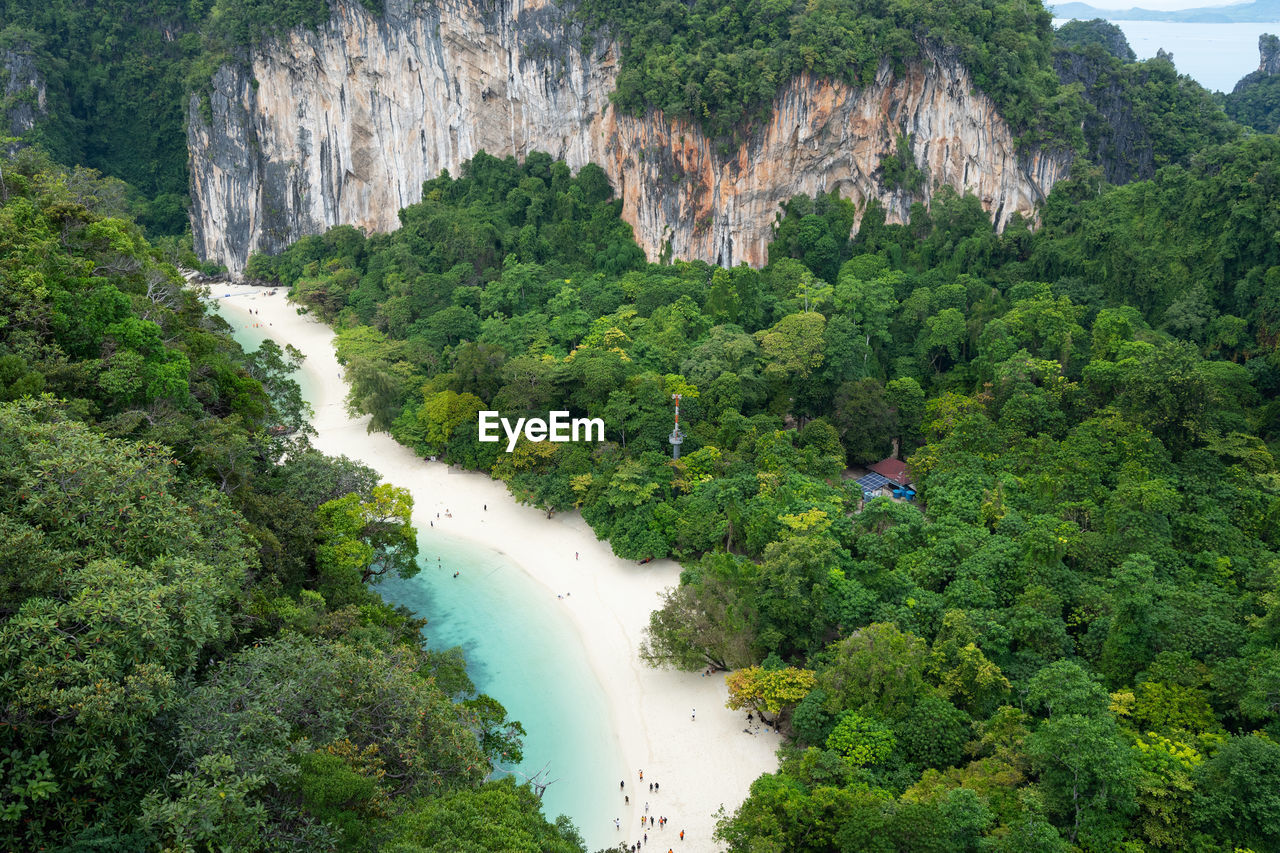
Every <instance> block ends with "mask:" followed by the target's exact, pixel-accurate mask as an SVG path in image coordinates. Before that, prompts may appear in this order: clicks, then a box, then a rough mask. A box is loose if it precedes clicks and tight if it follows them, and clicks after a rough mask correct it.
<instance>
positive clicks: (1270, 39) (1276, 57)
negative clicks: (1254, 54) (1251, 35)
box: [1258, 33, 1280, 74]
mask: <svg viewBox="0 0 1280 853" xmlns="http://www.w3.org/2000/svg"><path fill="white" fill-rule="evenodd" d="M1258 57H1259V60H1258V72H1259V73H1260V74H1280V37H1276V36H1274V35H1271V34H1269V33H1263V34H1262V35H1260V36H1258Z"/></svg>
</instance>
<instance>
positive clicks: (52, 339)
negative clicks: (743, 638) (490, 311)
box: [0, 149, 583, 853]
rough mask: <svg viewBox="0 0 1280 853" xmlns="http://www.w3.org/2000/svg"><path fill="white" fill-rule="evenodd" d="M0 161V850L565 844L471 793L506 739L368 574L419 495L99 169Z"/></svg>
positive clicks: (30, 156) (483, 699)
mask: <svg viewBox="0 0 1280 853" xmlns="http://www.w3.org/2000/svg"><path fill="white" fill-rule="evenodd" d="M0 171H2V173H3V178H2V179H0V305H2V306H3V307H2V310H0V316H2V318H3V319H0V847H2V848H4V849H6V850H10V849H11V850H41V849H62V850H65V849H101V850H120V851H134V850H154V849H169V850H237V851H241V850H243V851H255V850H264V851H265V850H273V851H280V850H298V851H302V850H317V849H320V850H351V851H357V850H359V851H364V850H374V849H401V850H415V849H420V848H421V846H422V845H424V844H426V843H428V835H427V834H430V833H434V832H435V831H436V830H435V828H434V827H436V826H440V825H444V826H467V825H471V824H474V823H475V821H477V820H478V817H477V815H483V816H484V819H485V820H487V821H490V822H492V823H493V825H495V826H499V827H503V828H504V829H503V830H502V831H501V832H500V833H499V835H505V834H507V831H508V828H509V830H510V837H511V838H512V839H513V841H514V840H520V841H521V842H522V846H520V847H519V849H539V850H554V851H557V853H562V851H563V853H570V851H581V850H582V849H583V846H582V844H581V840H580V838H579V837H578V835H577V832H576V831H575V830H574V829H573V827H572V826H571V825H570V824H568V822H567V821H565V820H563V819H561V820H560V821H559V822H558V823H557V824H555V825H553V824H551V823H549V822H548V821H547V820H546V819H545V818H544V817H543V816H542V815H541V814H540V813H539V809H538V806H539V804H538V801H537V799H536V797H535V795H534V794H533V792H532V791H531V790H529V789H528V787H527V786H525V787H521V786H516V785H515V784H513V783H512V782H510V781H507V782H502V783H489V782H485V778H486V777H487V776H488V774H489V772H490V771H491V769H492V768H493V766H494V762H496V761H497V760H499V757H500V756H506V758H504V759H503V760H509V759H510V758H511V757H512V756H516V757H517V760H518V756H519V755H520V738H521V736H522V735H523V729H522V728H521V727H520V724H519V723H517V722H514V721H510V720H507V719H506V713H505V711H504V710H503V709H502V707H501V705H499V704H498V703H497V702H495V701H493V700H492V699H490V698H489V697H487V696H477V695H476V692H475V689H474V686H473V685H472V684H471V682H470V680H469V679H468V677H467V674H466V669H465V662H464V660H463V658H462V655H461V652H460V650H457V649H454V650H451V651H445V652H437V651H427V650H425V649H424V647H423V645H422V637H421V629H422V627H423V623H422V622H421V621H419V620H416V619H413V618H412V617H411V615H410V614H408V613H407V612H404V611H398V610H395V609H393V608H391V607H389V606H387V605H386V604H384V603H383V602H382V601H381V599H380V598H379V597H378V596H377V595H376V594H375V593H374V592H372V591H371V590H370V589H369V588H368V587H367V586H366V585H365V581H368V580H376V579H377V578H379V577H380V576H382V575H383V574H385V573H386V572H395V573H397V574H399V575H401V576H409V575H412V574H413V573H414V572H415V571H416V570H417V564H416V562H415V561H414V559H413V558H414V556H415V555H416V538H415V534H414V531H413V529H412V527H411V526H410V525H409V523H408V518H409V513H410V510H411V507H412V501H411V499H410V497H409V495H408V494H407V493H406V492H404V491H403V490H400V489H396V488H394V487H391V486H388V485H380V484H378V482H377V477H376V475H375V474H374V473H373V472H372V471H370V470H369V469H367V468H364V467H363V466H360V465H357V464H355V463H353V462H351V461H350V460H347V459H330V458H327V457H324V456H322V455H321V454H319V453H317V452H315V451H314V450H312V449H310V448H309V447H308V446H307V441H306V436H307V430H308V429H309V427H306V425H305V415H306V411H305V407H304V406H303V405H302V403H301V397H300V394H299V393H298V387H297V385H296V383H294V382H293V381H292V379H291V378H290V373H291V371H292V370H293V369H294V368H296V366H297V361H298V358H299V357H298V354H297V353H296V352H295V351H289V350H286V351H281V350H280V349H279V348H278V347H275V346H274V345H272V346H267V345H264V346H263V347H262V348H261V349H259V350H258V351H257V352H255V353H252V354H249V355H246V354H244V353H243V352H241V351H240V349H239V347H238V346H236V345H235V344H234V343H233V342H232V341H231V339H230V337H229V336H228V334H227V331H228V330H227V328H226V324H225V323H223V322H222V321H221V320H218V319H216V318H214V317H212V316H210V315H208V314H206V312H205V310H204V308H203V307H202V306H201V304H200V302H199V300H198V299H197V296H196V294H195V292H194V291H193V290H191V289H188V288H186V287H184V286H183V283H182V280H181V279H180V277H179V276H178V275H177V273H176V271H175V270H174V268H173V267H172V266H171V265H170V264H169V263H167V262H166V260H165V258H164V255H163V253H162V252H161V251H160V250H158V249H156V248H154V247H152V246H151V245H150V244H149V243H148V242H147V241H146V240H145V239H143V237H142V233H141V230H140V228H139V227H138V226H137V225H136V224H135V223H134V222H133V221H131V220H130V219H128V218H127V216H125V215H124V208H125V196H124V192H123V191H122V188H121V186H120V183H119V182H118V181H104V180H102V179H100V178H98V177H97V176H96V175H95V174H93V173H91V172H89V171H87V170H83V169H75V170H66V169H63V168H61V167H59V166H56V165H54V164H52V163H50V162H49V161H48V160H46V159H44V158H43V157H41V156H39V155H37V154H36V153H35V152H34V151H33V150H31V149H28V150H25V151H23V152H22V153H21V154H20V155H19V157H18V158H17V159H16V160H12V161H11V160H6V161H4V162H2V163H0ZM281 426H284V427H286V429H285V430H281V429H279V427H281ZM534 844H536V845H538V846H536V847H532V846H530V845H534ZM513 849H515V848H513Z"/></svg>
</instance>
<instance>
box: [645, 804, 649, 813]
mask: <svg viewBox="0 0 1280 853" xmlns="http://www.w3.org/2000/svg"><path fill="white" fill-rule="evenodd" d="M644 813H645V814H648V813H649V804H648V803H647V802H646V803H645V804H644Z"/></svg>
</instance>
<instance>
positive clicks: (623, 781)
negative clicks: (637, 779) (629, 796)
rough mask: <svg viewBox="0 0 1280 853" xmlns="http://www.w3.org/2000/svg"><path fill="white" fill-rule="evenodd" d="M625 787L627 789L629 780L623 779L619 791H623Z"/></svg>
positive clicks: (619, 784)
mask: <svg viewBox="0 0 1280 853" xmlns="http://www.w3.org/2000/svg"><path fill="white" fill-rule="evenodd" d="M625 787H627V780H626V779H623V780H622V781H621V782H619V783H618V790H619V791H621V790H622V789H623V788H625Z"/></svg>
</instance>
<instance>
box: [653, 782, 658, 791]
mask: <svg viewBox="0 0 1280 853" xmlns="http://www.w3.org/2000/svg"><path fill="white" fill-rule="evenodd" d="M653 790H655V791H657V790H658V783H657V782H654V783H653Z"/></svg>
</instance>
